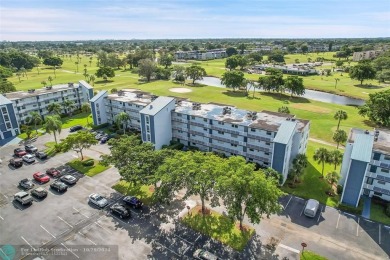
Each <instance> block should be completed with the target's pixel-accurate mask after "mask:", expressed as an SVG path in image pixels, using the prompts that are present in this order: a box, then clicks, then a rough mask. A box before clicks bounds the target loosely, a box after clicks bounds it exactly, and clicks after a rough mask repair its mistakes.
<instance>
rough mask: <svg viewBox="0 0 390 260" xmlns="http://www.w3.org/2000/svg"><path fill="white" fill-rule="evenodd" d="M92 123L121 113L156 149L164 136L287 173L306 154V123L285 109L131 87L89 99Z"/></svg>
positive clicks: (112, 119) (166, 139) (164, 140)
mask: <svg viewBox="0 0 390 260" xmlns="http://www.w3.org/2000/svg"><path fill="white" fill-rule="evenodd" d="M91 107H92V116H93V119H94V124H95V125H100V124H104V123H110V124H112V123H114V122H115V116H116V115H117V114H118V113H120V112H126V113H127V114H128V115H129V116H130V120H129V122H128V124H127V125H128V126H129V128H133V129H138V130H140V131H141V135H142V140H143V141H145V142H152V143H154V144H155V147H156V149H160V148H161V147H162V145H164V144H169V141H170V140H175V141H178V142H181V143H183V144H184V145H185V146H187V147H189V146H192V147H197V148H198V149H199V150H202V151H208V152H217V153H220V154H224V155H226V156H232V155H241V156H243V157H245V158H246V159H247V160H248V161H251V162H254V163H257V164H259V165H261V166H264V167H272V168H274V169H275V170H277V171H278V172H280V173H281V174H282V175H283V182H284V181H285V180H286V178H287V174H288V170H289V169H290V166H291V163H292V159H293V158H295V156H296V155H297V154H298V153H306V147H307V142H308V138H309V131H310V122H309V121H308V120H302V119H296V118H295V117H294V116H292V115H289V114H283V113H277V112H271V111H261V112H253V111H246V110H241V109H237V108H235V107H232V106H228V105H221V104H213V103H208V104H200V103H196V102H190V101H188V100H183V99H178V98H172V97H157V96H154V95H151V94H150V93H145V92H142V91H139V90H135V89H126V90H122V91H121V92H118V93H116V94H110V95H108V93H107V92H106V91H102V92H100V93H98V94H97V95H96V96H95V97H94V98H92V99H91Z"/></svg>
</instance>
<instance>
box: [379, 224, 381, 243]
mask: <svg viewBox="0 0 390 260" xmlns="http://www.w3.org/2000/svg"><path fill="white" fill-rule="evenodd" d="M379 244H381V224H379Z"/></svg>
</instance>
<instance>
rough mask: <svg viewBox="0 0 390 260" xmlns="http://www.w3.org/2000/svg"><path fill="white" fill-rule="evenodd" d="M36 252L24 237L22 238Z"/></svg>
mask: <svg viewBox="0 0 390 260" xmlns="http://www.w3.org/2000/svg"><path fill="white" fill-rule="evenodd" d="M20 237H21V238H22V239H23V240H24V242H26V243H27V245H29V246H30V247H31V248H32V249H33V250H34V251H37V250H36V249H35V248H34V247H33V246H32V245H31V244H30V243H29V242H28V241H27V240H26V239H25V238H24V237H22V236H20Z"/></svg>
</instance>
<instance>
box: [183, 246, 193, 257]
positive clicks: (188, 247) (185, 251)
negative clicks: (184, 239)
mask: <svg viewBox="0 0 390 260" xmlns="http://www.w3.org/2000/svg"><path fill="white" fill-rule="evenodd" d="M190 248H191V246H187V248H186V249H185V250H184V251H183V253H182V254H183V255H184V254H185V253H187V251H188V249H190Z"/></svg>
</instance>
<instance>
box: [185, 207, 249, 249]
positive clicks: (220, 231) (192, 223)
mask: <svg viewBox="0 0 390 260" xmlns="http://www.w3.org/2000/svg"><path fill="white" fill-rule="evenodd" d="M182 222H183V223H184V224H186V225H187V226H189V227H191V228H192V229H194V230H196V231H199V232H200V233H202V234H205V235H207V236H210V237H212V238H214V239H216V240H219V241H220V242H222V243H224V244H227V245H229V246H230V247H232V248H233V249H235V250H238V251H242V250H243V249H244V248H245V246H246V245H247V243H248V241H249V240H250V239H251V237H252V236H253V235H254V233H255V231H254V229H253V228H248V227H245V226H244V229H245V230H243V231H240V229H239V227H238V222H236V223H235V222H233V221H231V219H230V218H228V217H226V216H223V215H221V214H219V213H217V212H215V211H210V213H209V214H207V215H205V216H202V214H201V213H199V207H195V208H193V209H191V210H190V212H189V214H188V215H186V216H185V217H184V218H183V219H182Z"/></svg>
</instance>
